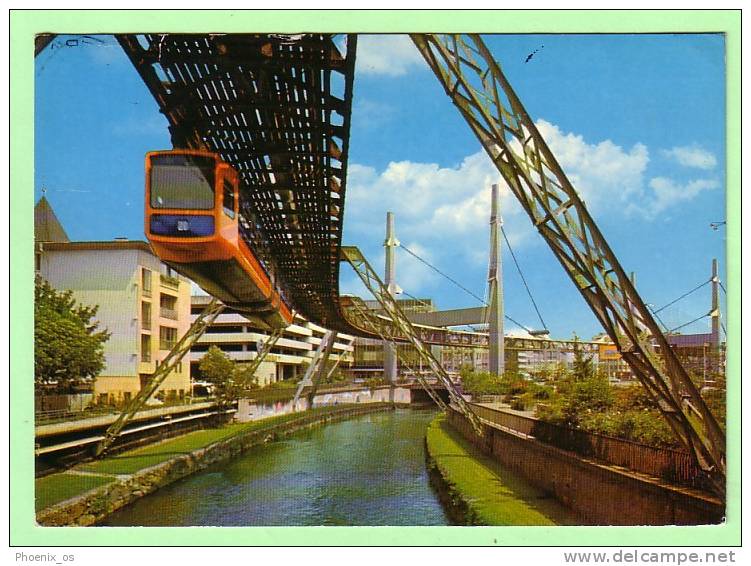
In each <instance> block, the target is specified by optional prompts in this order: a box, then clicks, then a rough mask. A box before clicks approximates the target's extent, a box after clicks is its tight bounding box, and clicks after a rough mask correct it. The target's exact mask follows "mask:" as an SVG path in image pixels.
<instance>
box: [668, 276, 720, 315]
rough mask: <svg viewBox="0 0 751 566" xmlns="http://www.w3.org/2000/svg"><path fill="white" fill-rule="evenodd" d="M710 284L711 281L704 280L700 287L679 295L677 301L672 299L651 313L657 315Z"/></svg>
mask: <svg viewBox="0 0 751 566" xmlns="http://www.w3.org/2000/svg"><path fill="white" fill-rule="evenodd" d="M711 282H712V279H707V280H706V281H705V282H704V283H701V284H700V285H697V286H696V287H694V288H693V289H691V290H690V291H688V292H687V293H683V294H682V295H681V296H680V297H678V298H677V299H674V300H672V301H670V302H669V303H668V304H666V305H663V306H661V307H660V308H659V309H657V310H655V311H653V312H654V313H655V314H657V313H658V312H660V311H663V310H665V309H666V308H668V307H669V306H670V305H674V304H675V303H677V302H678V301H680V300H681V299H685V298H686V297H688V296H689V295H690V294H691V293H694V292H695V291H698V290H699V289H701V288H702V287H704V285H708V284H709V283H711Z"/></svg>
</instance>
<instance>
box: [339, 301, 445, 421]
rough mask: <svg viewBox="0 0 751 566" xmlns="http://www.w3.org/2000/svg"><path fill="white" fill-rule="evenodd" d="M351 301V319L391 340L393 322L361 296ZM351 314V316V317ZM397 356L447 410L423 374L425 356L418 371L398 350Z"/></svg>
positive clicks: (430, 394)
mask: <svg viewBox="0 0 751 566" xmlns="http://www.w3.org/2000/svg"><path fill="white" fill-rule="evenodd" d="M349 300H350V302H351V303H352V310H353V311H354V312H353V313H351V315H352V314H354V315H355V316H354V317H352V318H351V319H353V320H356V321H357V324H358V326H360V327H362V328H364V329H365V330H369V331H370V332H372V333H374V334H377V335H378V336H379V337H380V338H381V340H383V341H384V342H387V341H389V340H390V339H391V338H392V336H390V335H389V330H392V331H393V329H394V326H393V324H392V325H390V328H389V326H387V325H385V324H384V321H383V320H382V319H381V318H380V317H378V315H376V314H375V313H373V311H371V310H370V309H368V307H367V306H366V305H365V303H364V302H363V301H362V300H361V299H360V298H359V297H349ZM351 315H350V317H351ZM397 356H398V357H399V362H400V363H401V364H402V368H403V369H404V370H406V371H410V372H411V373H413V374H414V375H415V376H416V377H417V381H418V383H419V384H420V385H421V386H422V388H423V389H424V390H425V391H426V393H427V394H428V395H429V396H430V398H431V399H432V400H433V402H434V403H435V404H436V405H438V407H439V408H440V409H441V410H442V411H445V410H446V403H444V402H443V399H441V397H440V396H439V395H438V393H437V392H436V390H435V389H434V388H433V386H432V385H431V384H430V383H429V382H428V380H427V379H425V377H424V376H423V375H422V361H423V358H422V357H420V371H419V372H416V371H415V370H414V368H412V367H411V366H410V364H409V362H408V361H407V360H406V359H405V358H404V357H403V356H401V355H399V351H398V350H397ZM393 390H394V388H393V387H392V388H391V392H392V393H393ZM389 400H390V401H391V402H392V403H393V402H394V397H393V395H389Z"/></svg>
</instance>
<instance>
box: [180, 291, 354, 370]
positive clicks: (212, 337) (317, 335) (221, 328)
mask: <svg viewBox="0 0 751 566" xmlns="http://www.w3.org/2000/svg"><path fill="white" fill-rule="evenodd" d="M210 300H211V297H209V296H206V295H193V296H192V297H191V304H192V313H193V314H192V317H193V319H195V318H196V317H197V316H198V315H199V314H200V312H201V311H202V310H203V309H204V308H205V307H206V305H207V304H208V303H209V301H210ZM325 333H326V329H325V328H323V327H321V326H318V325H317V324H313V323H312V322H309V321H306V320H305V319H304V318H302V317H301V316H300V315H296V316H295V320H294V321H293V324H291V325H289V326H288V327H287V328H285V329H284V333H283V334H282V336H281V338H279V340H278V341H277V343H276V345H274V347H273V348H272V349H271V352H270V353H269V354H268V355H267V356H266V358H265V360H264V361H263V362H261V365H260V366H259V368H258V369H257V370H256V374H255V375H256V378H257V379H258V384H259V385H268V384H270V383H276V382H277V381H282V380H287V379H295V378H298V377H302V375H303V373H304V372H305V370H306V369H307V367H308V366H309V365H310V362H311V361H312V359H313V355H314V353H315V350H316V348H317V347H318V345H319V344H320V343H321V339H322V338H323V335H324V334H325ZM268 337H269V333H268V332H267V331H264V330H261V329H259V328H257V327H255V326H254V325H253V323H251V322H250V321H249V320H248V319H247V318H245V317H244V316H242V315H241V314H238V313H236V312H232V311H227V310H225V311H224V312H223V313H222V314H220V315H219V316H218V317H217V318H216V320H215V321H214V322H213V323H212V324H211V326H209V328H208V329H207V330H206V332H205V333H204V335H203V336H201V337H200V338H199V339H198V341H197V342H196V343H195V344H194V345H193V347H192V348H191V352H190V363H191V365H192V366H193V370H192V374H193V375H194V376H195V377H196V378H200V371H199V369H198V364H199V363H200V360H201V358H202V357H203V356H204V355H205V353H206V352H207V351H208V350H209V348H210V347H211V346H216V347H218V348H219V349H220V350H221V351H222V352H224V353H225V354H227V356H228V357H229V358H230V359H231V360H233V361H235V362H238V363H247V362H250V361H252V360H254V359H255V358H256V356H257V354H258V351H259V345H262V344H263V343H264V342H265V341H266V340H267V339H268ZM353 340H354V337H353V336H349V335H347V334H337V337H336V340H335V341H334V348H333V350H332V352H331V355H330V356H329V362H330V363H337V364H338V367H340V368H342V369H348V368H349V366H350V365H351V364H352V361H353V351H354V346H353V344H352V342H353ZM259 343H260V344H259Z"/></svg>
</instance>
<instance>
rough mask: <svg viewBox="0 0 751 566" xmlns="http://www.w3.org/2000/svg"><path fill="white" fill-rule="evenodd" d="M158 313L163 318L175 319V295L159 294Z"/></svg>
mask: <svg viewBox="0 0 751 566" xmlns="http://www.w3.org/2000/svg"><path fill="white" fill-rule="evenodd" d="M159 315H160V316H161V317H163V318H169V319H172V320H177V297H173V296H172V295H165V294H164V293H162V294H160V295H159Z"/></svg>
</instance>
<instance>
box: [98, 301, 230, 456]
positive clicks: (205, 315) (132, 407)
mask: <svg viewBox="0 0 751 566" xmlns="http://www.w3.org/2000/svg"><path fill="white" fill-rule="evenodd" d="M223 310H224V305H223V304H222V303H220V302H219V301H218V300H216V299H212V301H211V302H210V303H209V304H208V305H206V308H205V309H203V311H202V312H201V314H199V315H198V318H196V319H195V320H194V321H193V324H191V325H190V328H188V330H187V332H186V333H185V334H184V335H183V337H182V338H180V340H179V341H178V342H177V344H175V345H174V346H173V347H172V349H171V350H170V351H169V353H168V354H167V356H166V357H165V358H164V360H162V361H161V362H160V363H159V365H158V366H157V367H156V371H154V374H153V375H152V376H151V379H150V380H149V381H148V383H147V384H146V385H145V386H143V387H142V388H141V390H140V391H139V392H138V395H136V396H135V397H134V398H133V400H132V401H131V402H130V403H128V405H127V406H126V407H125V409H124V410H123V412H122V413H120V416H119V417H118V418H117V420H116V421H115V422H114V423H112V424H111V425H110V427H109V428H108V429H107V432H105V433H104V438H103V439H102V441H101V442H100V443H99V444H98V445H97V447H96V450H95V455H96V456H101V455H103V454H104V453H105V452H106V451H107V449H108V448H109V447H110V446H111V445H112V443H113V442H114V441H115V440H117V437H118V436H119V435H120V432H121V431H122V430H123V427H125V425H127V424H128V422H130V420H131V419H132V418H133V416H134V415H135V414H136V413H137V412H138V411H140V410H141V408H143V406H144V405H145V404H146V401H148V400H149V398H150V397H151V396H152V395H153V394H154V393H155V392H156V390H157V389H159V386H160V385H161V384H162V383H163V382H164V380H165V379H166V378H167V376H168V375H169V374H170V373H172V371H173V370H174V369H175V366H177V364H179V363H180V362H181V361H182V359H183V357H184V356H185V354H187V353H188V352H189V351H190V349H191V347H192V346H193V344H195V343H196V340H198V339H199V338H200V337H201V336H202V335H203V333H204V332H205V331H206V328H208V326H209V325H210V324H211V323H213V322H214V320H216V317H217V316H219V314H220V313H221V312H222V311H223Z"/></svg>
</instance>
